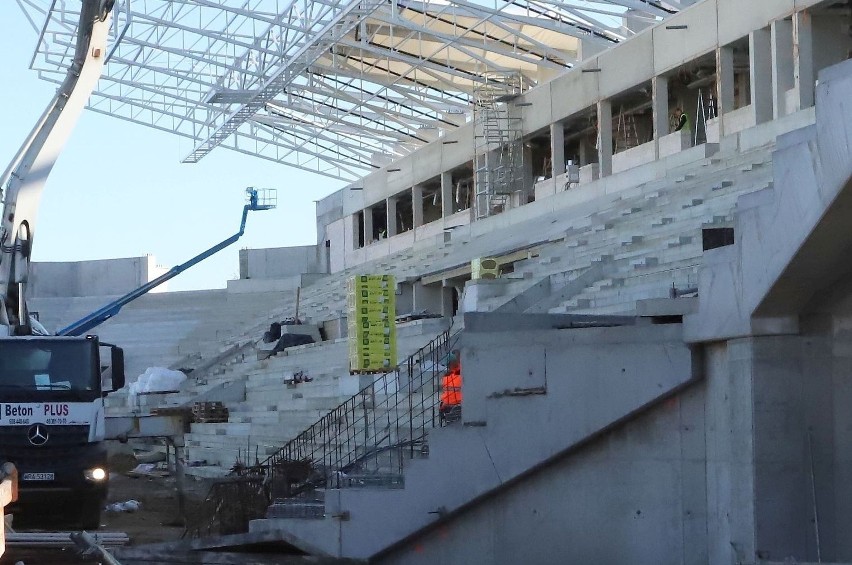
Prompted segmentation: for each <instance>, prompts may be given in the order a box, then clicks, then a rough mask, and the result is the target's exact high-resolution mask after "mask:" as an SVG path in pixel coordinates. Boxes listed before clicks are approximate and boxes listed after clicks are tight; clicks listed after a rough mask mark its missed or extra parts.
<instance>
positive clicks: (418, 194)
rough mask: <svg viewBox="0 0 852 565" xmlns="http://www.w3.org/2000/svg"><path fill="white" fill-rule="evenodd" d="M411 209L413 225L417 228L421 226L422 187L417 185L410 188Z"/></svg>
mask: <svg viewBox="0 0 852 565" xmlns="http://www.w3.org/2000/svg"><path fill="white" fill-rule="evenodd" d="M411 208H412V210H413V213H412V216H413V217H412V221H413V222H414V224H413V225H414V227H415V228H419V227H420V226H422V225H423V187H422V186H421V185H419V184H415V185H414V186H413V187H411Z"/></svg>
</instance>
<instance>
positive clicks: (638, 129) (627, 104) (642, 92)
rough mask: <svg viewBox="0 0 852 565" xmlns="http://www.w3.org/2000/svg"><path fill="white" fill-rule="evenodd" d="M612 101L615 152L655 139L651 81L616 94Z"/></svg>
mask: <svg viewBox="0 0 852 565" xmlns="http://www.w3.org/2000/svg"><path fill="white" fill-rule="evenodd" d="M611 103H612V145H613V147H612V150H613V154H618V153H621V152H624V151H628V150H630V149H633V148H634V147H638V146H640V145H643V144H645V143H648V142H649V141H652V140H653V139H654V116H653V111H652V108H651V81H646V82H643V83H642V84H640V85H638V86H636V87H635V88H632V89H630V90H628V91H626V92H622V93H621V94H618V95H616V96H614V97H613V98H612V100H611Z"/></svg>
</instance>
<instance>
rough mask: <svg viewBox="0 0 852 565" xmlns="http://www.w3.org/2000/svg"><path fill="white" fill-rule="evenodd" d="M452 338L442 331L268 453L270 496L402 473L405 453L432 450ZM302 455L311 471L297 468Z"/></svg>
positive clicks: (343, 486) (408, 455) (412, 456)
mask: <svg viewBox="0 0 852 565" xmlns="http://www.w3.org/2000/svg"><path fill="white" fill-rule="evenodd" d="M454 335H455V334H454ZM450 338H451V335H450V331H449V330H447V331H445V332H443V333H442V334H441V335H439V336H438V337H436V338H435V339H433V340H432V341H431V342H429V343H428V344H426V345H425V346H423V347H421V348H420V349H419V350H417V351H416V352H415V353H414V354H413V355H411V356H410V357H408V358H407V359H406V360H405V361H404V362H403V363H402V364H401V365H400V366H399V367H397V368H395V369H394V370H392V371H388V372H385V373H383V374H381V375H379V376H377V377H376V378H375V379H374V380H373V382H372V383H370V384H369V385H368V386H366V387H364V388H363V389H361V390H360V391H358V393H357V394H355V395H354V396H352V397H351V398H349V399H348V400H347V401H346V402H344V403H343V404H341V405H339V406H338V407H337V408H335V409H333V410H332V411H331V412H329V413H328V414H326V415H325V416H323V417H322V418H321V419H320V420H319V421H317V422H316V423H314V424H313V425H312V426H310V427H309V428H308V429H306V430H305V431H303V432H302V433H301V434H299V435H298V436H296V437H295V438H293V439H292V440H291V441H290V442H288V443H287V444H286V445H285V446H283V447H282V448H281V449H279V450H278V451H276V452H275V453H274V454H272V455H270V456H269V457H268V458H267V459H266V460H265V461H263V462H262V463H261V465H262V466H263V467H265V468H266V469H267V470H268V472H269V477H270V482H271V487H272V489H271V497H272V498H278V497H279V495H283V497H287V496H288V495H290V494H295V493H294V492H293V491H294V488H293V487H294V486H296V485H298V487H300V488H299V490H303V489H304V488H305V487H311V486H329V487H333V488H345V487H347V486H353V485H359V484H362V483H361V480H362V479H363V478H364V476H368V475H374V476H378V475H391V476H392V475H401V474H402V464H403V463H402V462H403V459H404V458H405V456H406V455H407V458H409V459H411V458H414V457H415V456H418V455H419V454H422V453H423V451H424V450H427V449H428V447H427V446H426V443H425V440H426V436H427V433H428V429H430V428H433V427H437V426H439V425H440V416H439V413H438V397H439V387H440V382H439V380H440V378H441V377H442V376H443V375H444V372H445V369H446V366H445V363H446V360H447V358H448V356H449V353H450V343H451V342H450ZM299 463H301V464H302V467H301V468H302V469H305V464H307V465H309V466H310V469H311V471H310V476H308V477H304V476H294V474H293V473H292V468H293V465H294V464H299ZM302 474H304V471H302ZM353 475H354V476H355V477H358V478H353Z"/></svg>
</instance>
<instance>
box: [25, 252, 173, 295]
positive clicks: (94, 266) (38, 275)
mask: <svg viewBox="0 0 852 565" xmlns="http://www.w3.org/2000/svg"><path fill="white" fill-rule="evenodd" d="M166 270H167V269H165V268H163V267H161V266H159V265H157V263H156V259H155V258H154V256H153V255H146V256H144V257H129V258H126V259H103V260H93V261H73V262H62V263H60V262H56V263H53V262H50V263H47V262H45V263H33V264H32V268H31V273H30V284H29V296H32V297H61V296H69V297H70V296H110V295H121V294H124V293H126V292H129V291H131V290H133V289H135V288H136V287H138V286H141V285H143V284H145V283H147V282H149V281H151V280H153V279H155V278H157V277H158V276H160V275H161V274H163V273H165V272H166ZM167 290H168V283H164V284H162V285H160V286H158V287H157V288H156V289H154V290H153V291H152V292H165V291H167Z"/></svg>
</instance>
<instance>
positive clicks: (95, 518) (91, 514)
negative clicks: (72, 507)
mask: <svg viewBox="0 0 852 565" xmlns="http://www.w3.org/2000/svg"><path fill="white" fill-rule="evenodd" d="M80 526H81V527H82V528H83V529H84V530H97V529H98V528H100V527H101V501H100V500H97V499H96V500H84V501H83V502H82V503H81V504H80Z"/></svg>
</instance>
